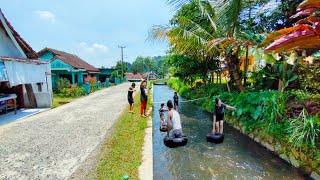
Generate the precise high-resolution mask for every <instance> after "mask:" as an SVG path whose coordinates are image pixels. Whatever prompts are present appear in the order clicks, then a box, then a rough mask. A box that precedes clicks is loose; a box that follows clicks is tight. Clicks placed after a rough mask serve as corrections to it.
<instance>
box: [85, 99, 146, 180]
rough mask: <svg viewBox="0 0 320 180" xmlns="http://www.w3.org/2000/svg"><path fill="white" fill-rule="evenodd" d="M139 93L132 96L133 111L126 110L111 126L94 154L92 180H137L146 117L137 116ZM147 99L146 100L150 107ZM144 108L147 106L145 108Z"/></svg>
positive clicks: (138, 111) (138, 114) (138, 113)
mask: <svg viewBox="0 0 320 180" xmlns="http://www.w3.org/2000/svg"><path fill="white" fill-rule="evenodd" d="M139 97H140V96H139V95H136V96H135V102H136V104H135V107H134V112H135V114H131V113H128V109H126V110H125V111H124V112H123V113H122V115H121V116H120V118H119V120H118V121H117V122H116V124H115V125H114V128H113V130H112V134H111V135H110V137H109V138H108V140H107V141H106V143H105V144H104V146H103V148H102V150H101V152H100V155H99V156H98V159H97V163H96V169H95V172H93V174H91V175H92V176H93V177H94V179H122V177H123V176H124V175H129V179H138V173H139V172H138V168H139V166H140V165H141V163H142V162H141V159H142V154H141V151H142V146H143V144H144V135H145V129H146V128H147V118H141V117H140V101H139ZM150 105H151V102H150V101H149V102H148V107H150ZM148 107H147V108H148Z"/></svg>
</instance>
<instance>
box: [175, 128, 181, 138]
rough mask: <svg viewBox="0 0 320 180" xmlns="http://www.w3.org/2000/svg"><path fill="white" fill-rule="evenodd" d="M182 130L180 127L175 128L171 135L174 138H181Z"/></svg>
mask: <svg viewBox="0 0 320 180" xmlns="http://www.w3.org/2000/svg"><path fill="white" fill-rule="evenodd" d="M182 135H183V134H182V130H180V129H175V130H173V137H174V138H181V137H182Z"/></svg>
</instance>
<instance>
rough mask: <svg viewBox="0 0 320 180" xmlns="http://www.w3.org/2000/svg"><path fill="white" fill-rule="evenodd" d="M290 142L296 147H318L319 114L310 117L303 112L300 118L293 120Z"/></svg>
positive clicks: (289, 131)
mask: <svg viewBox="0 0 320 180" xmlns="http://www.w3.org/2000/svg"><path fill="white" fill-rule="evenodd" d="M286 130H287V132H288V134H289V142H291V143H292V144H293V146H294V147H299V148H301V147H303V146H310V147H311V148H315V147H316V138H317V137H318V136H319V135H320V119H319V116H318V114H317V115H315V116H308V115H307V114H306V111H305V110H303V111H302V112H301V114H300V115H299V117H298V118H296V119H292V120H291V122H290V126H289V128H287V129H286Z"/></svg>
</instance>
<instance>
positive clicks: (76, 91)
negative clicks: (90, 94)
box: [60, 86, 85, 97]
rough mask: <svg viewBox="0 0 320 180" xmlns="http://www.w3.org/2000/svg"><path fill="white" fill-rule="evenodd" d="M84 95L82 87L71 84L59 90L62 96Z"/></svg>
mask: <svg viewBox="0 0 320 180" xmlns="http://www.w3.org/2000/svg"><path fill="white" fill-rule="evenodd" d="M83 95H85V90H84V87H79V86H73V87H71V88H63V89H61V91H60V96H63V97H80V96H83Z"/></svg>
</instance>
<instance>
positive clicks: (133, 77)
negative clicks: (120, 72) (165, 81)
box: [126, 73, 144, 79]
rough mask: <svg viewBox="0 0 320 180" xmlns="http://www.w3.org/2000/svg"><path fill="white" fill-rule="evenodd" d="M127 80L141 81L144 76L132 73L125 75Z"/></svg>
mask: <svg viewBox="0 0 320 180" xmlns="http://www.w3.org/2000/svg"><path fill="white" fill-rule="evenodd" d="M126 77H127V79H143V78H144V76H143V74H141V73H137V74H133V73H126Z"/></svg>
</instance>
